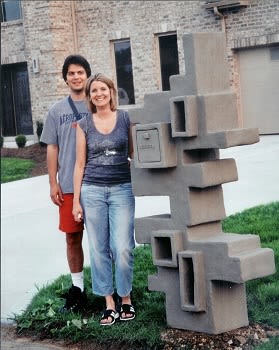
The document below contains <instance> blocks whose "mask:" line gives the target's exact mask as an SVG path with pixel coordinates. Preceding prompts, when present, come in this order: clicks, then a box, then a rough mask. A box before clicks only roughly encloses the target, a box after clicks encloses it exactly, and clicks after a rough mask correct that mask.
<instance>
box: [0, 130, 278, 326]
mask: <svg viewBox="0 0 279 350" xmlns="http://www.w3.org/2000/svg"><path fill="white" fill-rule="evenodd" d="M220 153H221V156H220V157H221V158H234V159H235V160H236V164H237V169H238V177H239V180H238V181H236V182H232V183H228V184H224V185H223V192H224V202H225V208H226V213H227V215H231V214H233V213H236V212H239V211H242V210H244V209H247V208H251V207H254V206H257V205H260V204H267V203H270V202H273V201H278V200H279V135H271V136H262V137H261V139H260V142H259V143H257V144H254V145H247V146H239V147H232V148H229V149H226V150H221V152H220ZM1 191H2V196H1V210H2V213H1V322H2V323H3V322H8V321H9V318H10V317H12V316H13V314H19V313H21V312H22V311H23V310H24V309H25V308H26V306H27V305H28V303H29V302H30V300H31V299H32V297H33V296H34V295H35V294H36V293H37V287H39V288H40V287H42V286H45V285H47V284H48V283H52V281H53V280H54V279H56V278H57V277H59V276H60V275H61V274H68V273H69V270H68V265H67V261H66V253H65V237H64V234H63V233H61V232H60V231H58V229H57V225H58V212H57V208H56V207H55V206H54V205H53V204H52V203H51V201H50V199H49V185H48V176H39V177H35V178H30V179H27V180H20V181H16V182H11V183H7V184H3V185H1ZM166 212H169V200H168V198H166V197H163V198H162V197H140V198H136V217H143V216H148V215H155V214H159V213H166ZM251 233H253V232H251ZM84 237H85V238H84V251H85V265H89V256H88V245H87V237H86V234H85V236H84Z"/></svg>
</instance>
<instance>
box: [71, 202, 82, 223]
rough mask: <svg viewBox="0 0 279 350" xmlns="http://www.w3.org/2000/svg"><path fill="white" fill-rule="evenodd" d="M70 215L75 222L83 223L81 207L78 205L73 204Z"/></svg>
mask: <svg viewBox="0 0 279 350" xmlns="http://www.w3.org/2000/svg"><path fill="white" fill-rule="evenodd" d="M72 214H73V216H74V220H75V221H76V222H81V221H83V210H82V207H81V205H80V203H77V204H75V203H74V204H73V211H72Z"/></svg>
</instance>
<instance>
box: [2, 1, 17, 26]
mask: <svg viewBox="0 0 279 350" xmlns="http://www.w3.org/2000/svg"><path fill="white" fill-rule="evenodd" d="M11 2H13V3H16V4H17V5H18V8H17V9H18V14H19V17H16V18H10V19H7V14H6V11H5V5H6V3H11ZM0 19H1V23H8V22H13V21H20V20H22V1H21V0H0Z"/></svg>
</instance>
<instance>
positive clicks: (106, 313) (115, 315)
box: [100, 309, 119, 326]
mask: <svg viewBox="0 0 279 350" xmlns="http://www.w3.org/2000/svg"><path fill="white" fill-rule="evenodd" d="M109 317H110V318H111V322H104V323H103V322H101V321H103V320H106V319H109ZM118 318H119V313H118V312H116V311H114V310H112V309H108V310H105V311H104V312H103V315H102V318H101V320H100V325H101V326H111V325H113V324H114V323H115V321H116V320H117V319H118Z"/></svg>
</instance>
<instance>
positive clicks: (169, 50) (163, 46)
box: [158, 34, 179, 91]
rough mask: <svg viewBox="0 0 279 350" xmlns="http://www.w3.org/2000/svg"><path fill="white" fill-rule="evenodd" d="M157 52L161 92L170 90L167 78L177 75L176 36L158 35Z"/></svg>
mask: <svg viewBox="0 0 279 350" xmlns="http://www.w3.org/2000/svg"><path fill="white" fill-rule="evenodd" d="M158 41H159V52H160V67H161V80H162V90H163V91H166V90H170V82H169V77H170V76H171V75H176V74H179V63H178V50H177V35H176V34H169V35H160V36H159V37H158Z"/></svg>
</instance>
